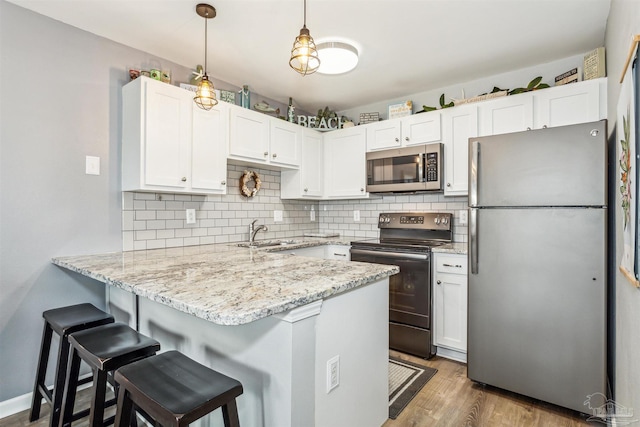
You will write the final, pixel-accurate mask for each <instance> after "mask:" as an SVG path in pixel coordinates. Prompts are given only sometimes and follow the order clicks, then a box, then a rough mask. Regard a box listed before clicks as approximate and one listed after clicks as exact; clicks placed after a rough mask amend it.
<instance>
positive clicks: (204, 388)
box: [114, 351, 243, 427]
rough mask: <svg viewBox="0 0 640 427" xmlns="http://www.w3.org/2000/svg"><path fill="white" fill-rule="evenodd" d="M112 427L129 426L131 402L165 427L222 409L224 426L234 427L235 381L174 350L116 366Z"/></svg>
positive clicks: (237, 385) (236, 424) (236, 422)
mask: <svg viewBox="0 0 640 427" xmlns="http://www.w3.org/2000/svg"><path fill="white" fill-rule="evenodd" d="M114 378H115V381H116V383H117V384H118V385H119V390H120V391H119V394H118V409H117V413H116V424H115V427H125V426H128V421H129V420H130V419H131V412H132V410H133V405H135V407H136V408H139V409H141V410H142V411H144V413H146V414H147V415H148V416H150V417H151V418H153V419H154V420H155V421H156V422H158V423H160V425H162V426H164V427H182V426H187V425H189V424H190V423H192V422H194V421H196V420H197V419H199V418H202V417H203V416H205V415H207V414H209V413H210V412H212V411H214V410H215V409H217V408H222V416H223V419H224V425H225V426H226V427H239V425H240V423H239V420H238V410H237V406H236V397H238V396H240V395H241V394H242V392H243V389H242V384H240V382H238V381H237V380H235V379H233V378H230V377H228V376H226V375H223V374H221V373H219V372H216V371H214V370H212V369H209V368H207V367H206V366H204V365H201V364H200V363H197V362H195V361H194V360H191V359H190V358H188V357H187V356H185V355H184V354H182V353H180V352H178V351H168V352H166V353H162V354H159V355H156V356H153V357H149V358H146V359H144V360H140V361H138V362H135V363H132V364H130V365H127V366H124V367H122V368H119V369H118V370H117V371H116V373H115V376H114Z"/></svg>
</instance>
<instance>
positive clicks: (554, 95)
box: [533, 79, 606, 129]
mask: <svg viewBox="0 0 640 427" xmlns="http://www.w3.org/2000/svg"><path fill="white" fill-rule="evenodd" d="M602 80H603V79H595V80H587V81H585V82H582V83H577V84H576V83H574V84H568V85H564V86H558V87H554V88H550V89H545V90H540V91H536V92H534V94H533V95H534V96H533V101H534V104H535V114H534V117H535V120H534V126H535V128H536V129H540V128H543V127H556V126H565V125H572V124H576V123H587V122H594V121H597V120H600V119H602V118H604V117H605V116H606V113H605V109H606V106H602V103H601V102H600V101H601V100H600V89H601V86H602V85H603V84H606V83H603V81H602ZM601 113H602V114H601Z"/></svg>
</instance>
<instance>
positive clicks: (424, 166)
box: [366, 143, 444, 193]
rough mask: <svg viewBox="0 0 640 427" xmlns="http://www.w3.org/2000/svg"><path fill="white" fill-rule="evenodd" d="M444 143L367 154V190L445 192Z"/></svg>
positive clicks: (374, 191)
mask: <svg viewBox="0 0 640 427" xmlns="http://www.w3.org/2000/svg"><path fill="white" fill-rule="evenodd" d="M442 152H443V148H442V144H441V143H435V144H425V145H417V146H415V147H406V148H393V149H389V150H381V151H371V152H369V153H367V157H366V158H367V191H368V192H370V193H379V192H405V191H407V192H410V191H426V190H431V191H442V181H443V178H442V171H443V168H444V162H443V161H442Z"/></svg>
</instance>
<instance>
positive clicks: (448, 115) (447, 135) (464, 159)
mask: <svg viewBox="0 0 640 427" xmlns="http://www.w3.org/2000/svg"><path fill="white" fill-rule="evenodd" d="M474 136H478V107H477V106H476V105H474V104H468V105H461V106H459V107H455V108H447V109H445V110H443V111H442V141H443V143H444V161H445V169H444V171H445V181H444V195H445V196H460V195H462V196H465V195H467V193H468V187H469V138H472V137H474Z"/></svg>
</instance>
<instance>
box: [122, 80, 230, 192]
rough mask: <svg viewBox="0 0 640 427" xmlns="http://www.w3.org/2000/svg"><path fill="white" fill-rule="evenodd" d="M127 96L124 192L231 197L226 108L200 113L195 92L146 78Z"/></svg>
mask: <svg viewBox="0 0 640 427" xmlns="http://www.w3.org/2000/svg"><path fill="white" fill-rule="evenodd" d="M122 93H123V102H122V103H123V119H122V121H123V127H122V129H123V130H122V190H123V191H155V192H175V193H197V194H224V193H226V170H227V167H226V166H227V163H226V145H227V138H226V136H227V112H226V108H225V106H219V107H214V109H212V110H210V111H203V110H199V109H198V107H197V106H196V105H195V103H194V102H193V93H192V92H189V91H186V90H184V89H180V88H178V87H176V86H172V85H169V84H166V83H162V82H159V81H156V80H152V79H149V78H146V77H140V78H139V79H136V80H134V81H133V82H131V83H129V84H127V85H125V86H124V88H123V90H122ZM198 110H199V111H198Z"/></svg>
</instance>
